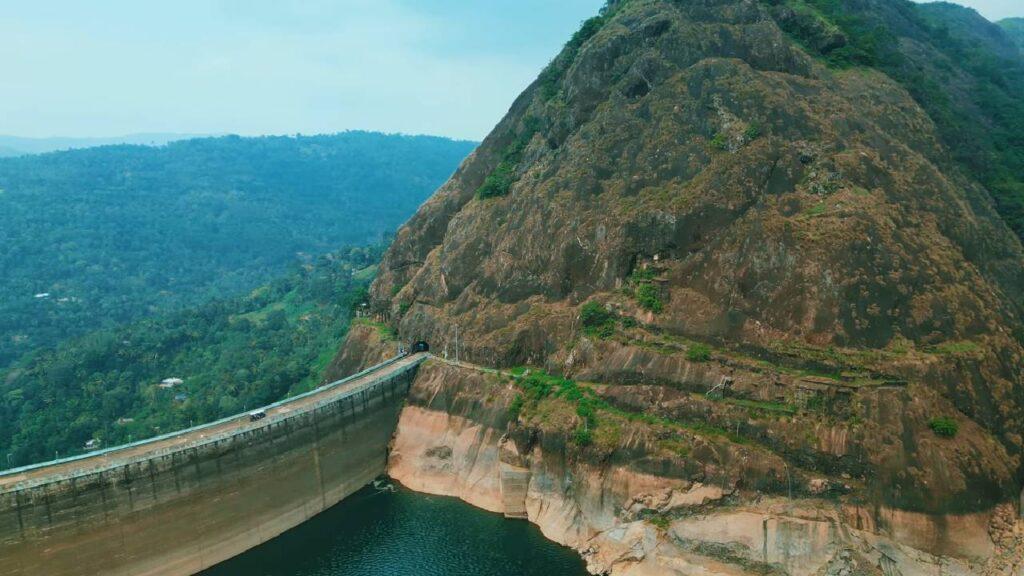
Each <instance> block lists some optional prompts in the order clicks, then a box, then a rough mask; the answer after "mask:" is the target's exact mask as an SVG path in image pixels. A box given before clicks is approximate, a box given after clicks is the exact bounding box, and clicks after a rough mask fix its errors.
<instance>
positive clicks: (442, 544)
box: [201, 485, 587, 576]
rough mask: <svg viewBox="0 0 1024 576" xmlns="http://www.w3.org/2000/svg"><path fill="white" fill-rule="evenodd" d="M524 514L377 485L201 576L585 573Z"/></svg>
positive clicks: (529, 575) (580, 564)
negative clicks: (515, 516)
mask: <svg viewBox="0 0 1024 576" xmlns="http://www.w3.org/2000/svg"><path fill="white" fill-rule="evenodd" d="M396 487H398V486H397V485H396ZM586 573H587V572H586V570H585V569H584V565H583V561H582V560H581V559H580V557H579V556H578V555H577V554H576V553H575V552H573V551H572V550H569V549H568V548H563V547H561V546H559V545H557V544H555V543H553V542H550V541H548V540H545V539H544V536H543V535H541V533H540V530H539V529H538V528H537V527H536V526H534V525H532V524H530V523H528V522H526V521H523V520H507V519H505V518H503V517H502V516H500V515H498V514H491V513H489V512H484V511H483V510H479V509H477V508H473V507H472V506H470V505H468V504H465V503H464V502H461V501H459V500H456V499H454V498H445V497H440V496H426V495H423V494H417V493H414V492H411V491H409V490H406V489H404V488H401V487H398V490H397V491H396V492H390V493H378V492H376V491H375V490H374V489H372V488H364V489H363V490H361V491H359V492H357V493H356V494H353V495H352V496H350V497H349V498H347V499H345V500H344V501H343V502H341V503H340V504H338V505H337V506H335V507H334V508H331V509H330V510H328V511H326V512H324V513H323V514H320V515H319V516H317V517H316V518H314V519H312V520H310V521H309V522H306V523H305V524H303V525H301V526H299V527H297V528H295V529H294V530H291V531H289V532H286V533H285V534H282V535H281V536H280V537H278V538H275V539H274V540H272V541H270V542H267V543H266V544H264V545H262V546H260V547H258V548H254V549H252V550H250V551H249V552H246V553H245V554H243V555H241V556H239V557H237V558H234V559H232V560H229V561H227V562H225V563H223V564H220V565H218V566H215V567H214V568H211V569H210V570H207V571H206V572H203V573H202V575H201V576H585V575H586Z"/></svg>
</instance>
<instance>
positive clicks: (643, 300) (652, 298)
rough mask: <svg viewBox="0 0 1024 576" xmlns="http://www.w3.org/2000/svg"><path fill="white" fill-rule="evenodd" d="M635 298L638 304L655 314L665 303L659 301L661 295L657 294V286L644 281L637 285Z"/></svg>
mask: <svg viewBox="0 0 1024 576" xmlns="http://www.w3.org/2000/svg"><path fill="white" fill-rule="evenodd" d="M636 300H637V302H638V303H639V304H640V306H642V307H644V308H646V309H647V310H650V311H651V312H654V313H655V314H657V313H659V312H661V311H662V310H663V309H664V308H665V305H664V304H662V302H661V297H660V296H659V295H658V288H657V287H656V286H654V284H650V283H645V284H641V285H639V286H637V288H636Z"/></svg>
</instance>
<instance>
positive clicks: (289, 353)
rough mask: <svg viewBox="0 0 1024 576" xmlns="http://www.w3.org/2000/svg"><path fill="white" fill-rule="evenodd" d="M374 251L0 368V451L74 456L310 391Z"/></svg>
mask: <svg viewBox="0 0 1024 576" xmlns="http://www.w3.org/2000/svg"><path fill="white" fill-rule="evenodd" d="M382 250H383V248H382V247H381V246H379V245H378V246H373V247H361V248H347V249H343V250H340V251H336V252H333V253H331V254H329V255H326V256H321V257H318V258H315V259H313V260H312V261H311V262H309V263H306V264H301V265H295V266H294V267H293V269H292V271H291V272H290V273H288V274H286V275H284V276H283V277H281V278H279V279H277V280H275V281H273V282H270V283H269V284H266V285H263V286H261V287H259V288H257V289H255V290H253V291H252V292H251V293H249V294H247V295H244V296H238V297H234V298H224V299H217V300H213V301H211V302H208V303H205V304H203V305H200V306H198V307H195V308H192V309H189V310H185V311H179V312H176V313H173V314H169V315H167V316H165V317H162V318H159V319H148V320H142V321H139V322H137V323H134V324H131V325H128V326H124V327H120V328H115V329H109V330H101V331H97V332H92V333H90V334H88V335H85V336H81V337H79V338H76V339H72V340H69V341H66V342H64V343H63V344H61V345H60V346H59V347H58V348H57V349H56V350H53V351H48V352H41V353H38V354H36V355H34V356H33V357H32V358H26V359H24V360H22V361H21V362H19V363H17V364H16V365H15V366H13V367H11V368H9V369H8V370H7V371H6V372H3V371H0V454H2V455H3V456H0V458H2V457H7V455H10V456H9V457H10V463H11V464H13V465H14V466H18V465H24V464H29V463H32V462H39V461H44V460H49V459H51V458H53V457H55V456H58V455H59V456H62V457H63V456H69V455H74V454H78V453H81V452H84V451H85V449H84V447H85V444H86V442H89V441H90V440H94V441H96V444H97V445H98V446H100V447H103V446H114V445H117V444H120V443H125V442H128V441H130V440H141V439H144V438H148V437H152V436H155V435H159V434H161V433H166V432H171V431H173V430H177V429H180V428H184V427H187V426H189V425H190V424H200V423H203V422H208V421H212V420H215V419H218V418H221V417H224V416H228V415H231V414H235V413H238V412H242V411H243V410H245V409H251V408H254V407H258V406H263V405H266V404H269V403H272V402H274V401H276V400H279V399H281V398H284V397H286V396H290V395H294V394H298V393H301V392H305V391H308V390H311V389H312V388H314V387H316V386H317V385H318V384H319V383H320V379H321V374H322V372H323V370H324V368H325V367H326V365H327V363H328V362H329V361H330V359H331V358H332V357H333V355H334V353H335V352H337V350H338V345H339V343H340V342H341V341H342V338H343V337H344V335H345V333H346V331H347V329H348V325H349V319H350V317H351V313H352V309H353V307H354V306H357V305H358V304H359V303H361V302H363V301H364V300H365V297H366V288H367V286H368V285H369V283H370V281H371V280H372V278H373V274H374V273H375V271H376V263H377V262H378V261H379V258H380V255H381V253H382ZM166 379H180V380H182V382H181V383H180V384H176V385H174V386H173V387H161V386H160V383H161V382H162V381H164V380H166ZM7 464H8V463H7V462H6V461H5V462H4V463H3V466H2V467H6V465H7Z"/></svg>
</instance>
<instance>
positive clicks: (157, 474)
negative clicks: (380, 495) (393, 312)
mask: <svg viewBox="0 0 1024 576" xmlns="http://www.w3.org/2000/svg"><path fill="white" fill-rule="evenodd" d="M426 357H427V354H414V355H412V356H405V357H400V358H395V359H392V360H389V361H387V362H384V363H382V364H379V365H377V366H374V367H372V368H369V369H367V370H365V371H363V372H360V373H359V374H356V375H354V376H351V377H349V378H346V379H344V380H340V381H338V382H335V383H332V384H330V385H328V386H325V387H322V388H319V389H317V390H315V391H313V392H310V393H307V394H304V395H301V396H298V397H295V398H292V399H290V400H287V401H284V402H280V403H277V404H274V405H271V406H269V407H267V408H266V409H265V413H266V417H265V418H263V419H260V420H258V421H250V420H251V419H250V418H249V417H248V415H239V416H235V417H232V418H227V419H224V420H221V421H218V422H215V423H212V424H209V425H205V426H200V427H197V428H191V429H189V430H184V431H181V432H178V433H175V434H170V435H167V436H162V437H159V438H155V439H152V440H148V441H145V442H140V443H136V444H130V445H128V446H123V447H119V448H114V449H110V450H106V451H103V452H100V453H94V454H90V455H85V456H83V457H79V458H74V459H68V460H63V461H56V462H51V463H47V464H42V465H38V466H32V467H27V468H21V469H17V470H13V471H10V472H7V473H4V474H2V475H0V575H4V576H7V575H18V576H21V575H25V576H28V575H33V576H34V575H40V574H45V575H46V576H94V575H97V574H104V575H108V574H109V575H118V576H120V575H124V576H129V575H130V576H183V575H190V574H195V573H197V572H200V571H202V570H204V569H206V568H208V567H210V566H213V565H214V564H217V563H219V562H222V561H224V560H226V559H228V558H231V557H232V556H235V555H237V554H240V553H241V552H244V551H246V550H248V549H250V548H252V547H254V546H257V545H259V544H261V543H263V542H266V541H267V540H270V539H271V538H274V537H275V536H277V535H279V534H281V533H282V532H284V531H286V530H288V529H290V528H293V527H295V526H297V525H298V524H301V523H302V522H304V521H305V520H307V519H308V518H310V517H312V516H314V515H316V514H318V513H319V512H321V511H323V510H325V509H327V508H329V507H331V506H333V505H334V504H336V503H337V502H339V501H340V500H342V499H343V498H345V497H346V496H348V495H349V494H351V493H353V492H355V491H356V490H358V489H359V488H361V487H362V486H365V485H366V484H367V483H369V482H371V481H372V480H373V479H374V478H375V477H377V476H378V475H380V474H382V473H384V472H385V469H386V466H387V450H388V443H389V442H390V440H391V437H392V434H393V433H394V431H395V427H396V426H397V424H398V417H399V413H400V411H401V409H402V406H403V404H404V402H405V397H406V394H407V393H408V390H409V386H410V384H411V382H412V380H413V377H414V376H415V372H416V369H417V367H418V366H419V364H420V363H421V362H423V360H425V359H426Z"/></svg>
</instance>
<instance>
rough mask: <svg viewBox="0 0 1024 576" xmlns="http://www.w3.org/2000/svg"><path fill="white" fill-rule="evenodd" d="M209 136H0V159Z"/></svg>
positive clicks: (161, 134) (160, 143)
mask: <svg viewBox="0 0 1024 576" xmlns="http://www.w3.org/2000/svg"><path fill="white" fill-rule="evenodd" d="M208 136H211V135H210V134H173V133H160V132H154V133H140V134H128V135H125V136H110V137H102V138H69V137H62V136H55V137H52V138H26V137H23V136H10V135H0V158H9V157H12V156H23V155H25V154H45V153H47V152H59V151H63V150H75V149H79V148H94V147H96V146H111V145H117V144H137V145H142V146H163V145H164V144H169V143H171V142H177V141H179V140H190V139H193V138H203V137H208Z"/></svg>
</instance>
